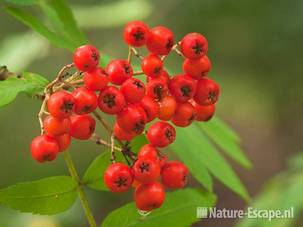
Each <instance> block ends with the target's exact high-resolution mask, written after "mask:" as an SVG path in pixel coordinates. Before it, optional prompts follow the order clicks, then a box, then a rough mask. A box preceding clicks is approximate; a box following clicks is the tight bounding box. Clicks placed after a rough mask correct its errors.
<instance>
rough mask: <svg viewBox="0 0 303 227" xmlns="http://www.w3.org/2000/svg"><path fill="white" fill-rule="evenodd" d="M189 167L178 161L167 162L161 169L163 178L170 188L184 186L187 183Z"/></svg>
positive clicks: (163, 181) (164, 183)
mask: <svg viewBox="0 0 303 227" xmlns="http://www.w3.org/2000/svg"><path fill="white" fill-rule="evenodd" d="M187 176H188V169H187V167H186V166H185V165H184V164H183V163H181V162H178V161H170V162H167V163H166V164H165V165H164V166H163V167H162V170H161V180H162V183H163V185H164V186H166V187H168V188H173V189H177V188H183V187H184V186H185V185H186V183H187Z"/></svg>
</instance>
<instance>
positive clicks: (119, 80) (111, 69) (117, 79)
mask: <svg viewBox="0 0 303 227" xmlns="http://www.w3.org/2000/svg"><path fill="white" fill-rule="evenodd" d="M105 71H106V73H107V75H108V76H109V80H110V82H112V83H113V84H116V85H121V84H123V82H124V81H126V80H127V79H129V78H131V77H132V75H133V69H132V67H131V65H130V64H129V63H128V62H127V61H126V60H112V61H111V62H110V63H109V64H108V65H107V67H106V69H105Z"/></svg>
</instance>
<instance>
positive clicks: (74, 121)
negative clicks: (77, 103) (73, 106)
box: [70, 114, 96, 140]
mask: <svg viewBox="0 0 303 227" xmlns="http://www.w3.org/2000/svg"><path fill="white" fill-rule="evenodd" d="M95 127H96V121H95V119H94V118H92V117H91V116H90V115H88V114H85V115H73V116H71V127H70V135H71V136H72V137H74V138H76V139H79V140H87V139H89V138H90V137H91V135H92V134H93V133H94V131H95Z"/></svg>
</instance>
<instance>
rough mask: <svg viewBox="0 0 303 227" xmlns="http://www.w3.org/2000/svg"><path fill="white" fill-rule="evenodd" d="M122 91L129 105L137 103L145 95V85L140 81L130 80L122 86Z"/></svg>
mask: <svg viewBox="0 0 303 227" xmlns="http://www.w3.org/2000/svg"><path fill="white" fill-rule="evenodd" d="M120 91H121V92H122V94H123V95H124V97H125V100H126V101H127V102H128V103H137V102H140V101H141V99H142V98H143V96H144V95H145V85H144V83H143V82H142V81H141V80H139V79H136V78H130V79H128V80H126V81H125V82H124V83H123V84H122V86H121V88H120Z"/></svg>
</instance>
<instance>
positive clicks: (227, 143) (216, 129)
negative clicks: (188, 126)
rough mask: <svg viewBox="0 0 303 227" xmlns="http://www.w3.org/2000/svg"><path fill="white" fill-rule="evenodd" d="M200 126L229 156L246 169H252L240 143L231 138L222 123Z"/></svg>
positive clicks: (202, 124)
mask: <svg viewBox="0 0 303 227" xmlns="http://www.w3.org/2000/svg"><path fill="white" fill-rule="evenodd" d="M197 125H199V126H200V127H201V128H202V129H203V131H204V132H205V133H206V134H207V135H208V136H209V137H210V138H211V139H212V140H213V141H214V142H215V143H216V144H218V145H219V146H220V147H221V148H222V149H223V150H224V151H225V152H226V154H227V155H229V156H230V157H231V158H232V159H234V160H235V161H237V162H238V163H239V164H240V165H242V166H243V167H245V168H251V166H252V164H251V162H250V161H249V160H248V158H247V157H246V155H245V154H244V152H243V151H242V150H241V148H240V146H239V145H238V141H236V140H235V139H234V138H232V137H231V136H230V134H229V133H228V132H227V131H226V130H224V129H223V128H222V127H220V126H222V124H220V122H218V120H217V122H216V121H215V122H212V120H211V121H210V122H207V123H200V124H197Z"/></svg>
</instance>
